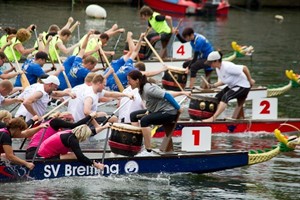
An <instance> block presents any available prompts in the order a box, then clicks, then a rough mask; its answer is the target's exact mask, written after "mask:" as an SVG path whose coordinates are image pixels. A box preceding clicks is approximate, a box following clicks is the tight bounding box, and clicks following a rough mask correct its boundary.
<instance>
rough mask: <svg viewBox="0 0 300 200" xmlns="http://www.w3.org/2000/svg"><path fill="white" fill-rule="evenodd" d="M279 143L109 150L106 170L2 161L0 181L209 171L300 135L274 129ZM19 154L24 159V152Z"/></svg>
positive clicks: (267, 152) (288, 146)
mask: <svg viewBox="0 0 300 200" xmlns="http://www.w3.org/2000/svg"><path fill="white" fill-rule="evenodd" d="M274 133H275V136H276V138H277V139H278V141H279V143H278V145H276V146H273V147H271V148H268V149H263V150H255V151H254V150H250V151H246V150H234V149H228V150H210V151H205V152H187V151H171V152H168V151H167V152H163V151H161V150H158V149H155V150H154V155H152V156H145V157H138V156H122V155H116V154H114V153H113V152H111V151H107V152H106V153H105V156H104V159H103V158H102V161H104V164H105V168H104V170H103V171H100V170H97V169H95V168H93V167H91V166H86V165H83V164H82V163H80V162H78V161H77V160H54V159H53V160H52V159H47V160H45V159H37V160H35V161H34V164H35V168H34V169H33V170H31V171H28V170H27V168H26V167H24V166H19V165H13V164H11V163H9V162H7V161H1V162H0V182H12V181H28V180H43V179H53V178H59V177H71V176H109V175H121V174H123V175H124V174H125V175H128V174H132V173H138V174H155V173H198V174H201V173H209V172H215V171H220V170H226V169H232V168H237V167H243V166H248V165H253V164H257V163H261V162H265V161H268V160H270V159H271V158H273V157H275V156H276V155H278V154H279V153H281V152H288V151H293V150H294V149H295V148H296V146H297V145H299V144H300V138H298V137H296V136H295V137H293V138H292V139H290V140H289V139H287V137H285V136H284V135H283V134H282V133H281V131H280V130H278V129H276V130H275V131H274ZM84 153H85V154H86V155H87V156H88V157H89V158H92V159H96V160H98V161H101V157H102V156H103V153H104V152H103V151H97V150H94V151H84ZM15 154H16V155H17V156H19V157H21V158H22V157H23V158H24V154H25V152H24V151H21V150H18V151H16V152H15Z"/></svg>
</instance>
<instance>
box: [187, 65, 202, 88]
mask: <svg viewBox="0 0 300 200" xmlns="http://www.w3.org/2000/svg"><path fill="white" fill-rule="evenodd" d="M203 68H204V65H203V62H202V61H201V60H197V61H196V62H194V63H192V64H191V66H190V71H191V77H190V88H193V87H194V85H195V82H196V76H197V72H198V71H199V70H200V69H203Z"/></svg>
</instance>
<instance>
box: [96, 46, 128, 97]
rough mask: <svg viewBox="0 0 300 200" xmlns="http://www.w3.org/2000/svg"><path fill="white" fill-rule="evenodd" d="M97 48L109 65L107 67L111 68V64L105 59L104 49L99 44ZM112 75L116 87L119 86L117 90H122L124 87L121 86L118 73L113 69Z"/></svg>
mask: <svg viewBox="0 0 300 200" xmlns="http://www.w3.org/2000/svg"><path fill="white" fill-rule="evenodd" d="M99 50H100V53H101V54H102V56H103V58H104V60H105V62H106V64H107V65H108V66H109V68H111V69H113V68H112V66H111V65H110V63H109V61H108V59H107V57H106V55H105V53H104V51H103V49H102V47H101V45H99ZM100 56H101V55H100ZM113 77H114V79H115V82H116V84H117V86H118V88H119V91H120V92H123V90H124V87H123V85H122V83H121V81H120V79H119V77H118V75H117V74H116V73H115V71H114V72H113Z"/></svg>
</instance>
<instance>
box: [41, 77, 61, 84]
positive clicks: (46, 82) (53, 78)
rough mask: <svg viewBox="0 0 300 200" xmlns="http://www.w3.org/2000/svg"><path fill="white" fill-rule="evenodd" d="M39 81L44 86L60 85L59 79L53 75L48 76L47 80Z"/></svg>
mask: <svg viewBox="0 0 300 200" xmlns="http://www.w3.org/2000/svg"><path fill="white" fill-rule="evenodd" d="M41 80H42V82H43V83H45V84H50V83H53V84H55V85H59V84H60V82H59V79H58V78H57V77H56V76H54V75H49V76H48V77H47V78H45V79H41Z"/></svg>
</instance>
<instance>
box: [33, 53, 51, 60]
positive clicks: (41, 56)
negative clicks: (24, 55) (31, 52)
mask: <svg viewBox="0 0 300 200" xmlns="http://www.w3.org/2000/svg"><path fill="white" fill-rule="evenodd" d="M35 59H45V60H49V58H48V54H47V53H46V52H43V51H39V52H37V53H36V54H35Z"/></svg>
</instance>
